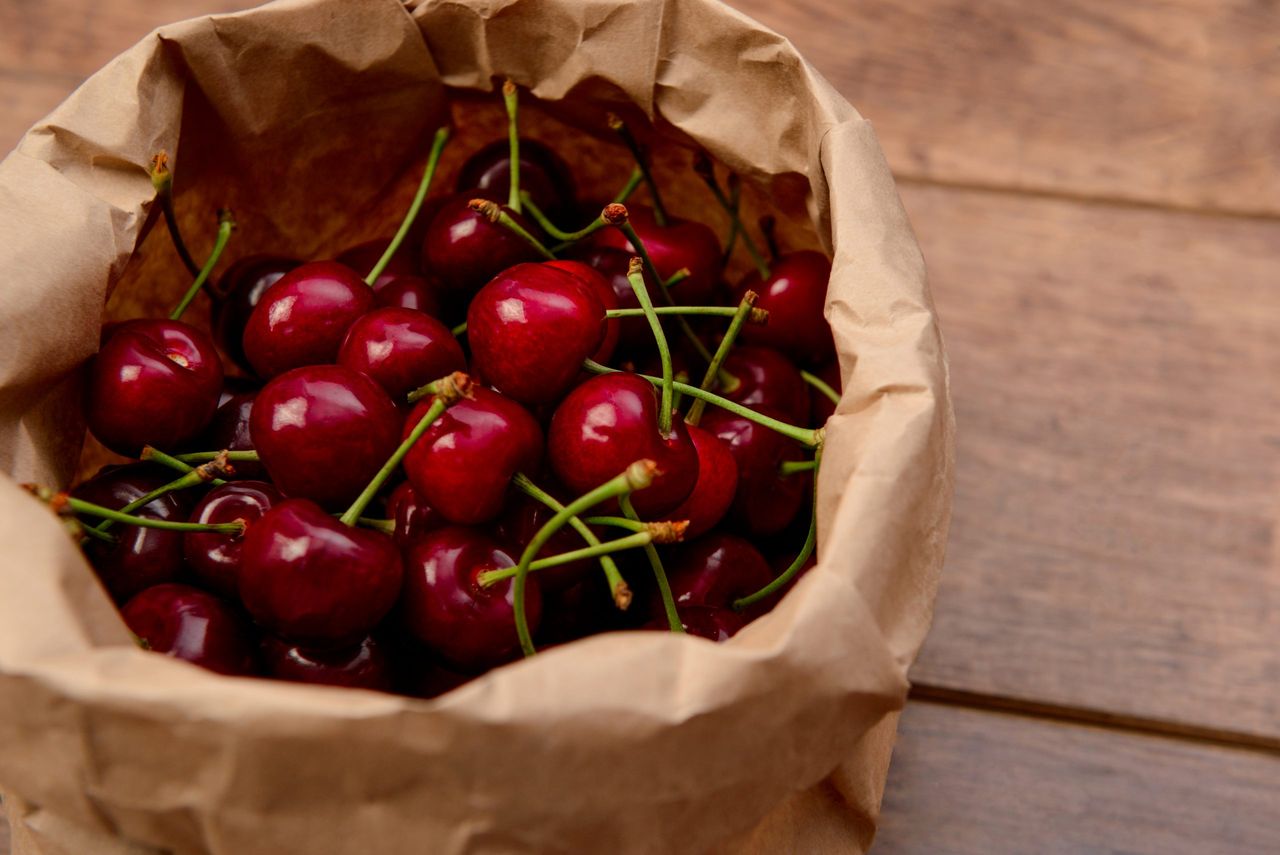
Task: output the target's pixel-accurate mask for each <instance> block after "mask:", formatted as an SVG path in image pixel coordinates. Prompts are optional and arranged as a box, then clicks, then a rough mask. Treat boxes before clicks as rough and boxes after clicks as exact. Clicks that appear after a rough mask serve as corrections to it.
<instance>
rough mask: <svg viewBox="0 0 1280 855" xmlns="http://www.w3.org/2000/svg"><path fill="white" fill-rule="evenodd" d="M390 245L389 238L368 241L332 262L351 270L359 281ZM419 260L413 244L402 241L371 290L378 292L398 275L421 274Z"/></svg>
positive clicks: (366, 274) (346, 251)
mask: <svg viewBox="0 0 1280 855" xmlns="http://www.w3.org/2000/svg"><path fill="white" fill-rule="evenodd" d="M422 231H423V230H422V229H419V230H418V232H419V239H421V233H422ZM390 244H391V238H389V237H387V238H377V239H375V240H368V241H365V242H364V243H360V244H356V245H355V246H353V247H351V248H350V249H347V250H343V252H342V254H341V255H339V256H338V257H337V258H335V259H334V261H336V262H338V263H339V264H341V265H342V266H344V267H347V268H349V269H350V270H352V271H353V272H354V273H355V274H356V275H357V276H359V277H360V278H361V279H364V278H365V277H366V276H368V275H369V271H371V270H373V266H374V265H375V264H377V263H378V262H379V261H380V260H381V259H382V254H383V253H384V252H386V251H387V247H388V246H389V245H390ZM419 261H420V259H419V258H418V252H417V251H416V249H415V247H414V243H413V241H412V240H410V239H406V240H404V241H403V242H402V243H401V244H400V246H399V248H398V249H396V252H395V254H394V255H392V256H391V260H390V261H388V262H387V266H386V267H384V268H382V273H381V275H379V276H378V278H377V279H376V280H374V283H373V288H374V290H375V291H376V290H378V287H379V286H380V285H384V284H386V283H387V282H389V281H390V280H391V278H392V277H395V276H400V275H410V276H413V275H417V274H419V273H421V272H422V268H421V267H420V266H419Z"/></svg>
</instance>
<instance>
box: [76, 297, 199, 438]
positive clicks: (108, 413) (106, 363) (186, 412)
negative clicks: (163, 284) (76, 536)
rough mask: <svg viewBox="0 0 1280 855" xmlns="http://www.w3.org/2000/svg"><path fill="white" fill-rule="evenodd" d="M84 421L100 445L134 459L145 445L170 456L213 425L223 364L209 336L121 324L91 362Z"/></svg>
mask: <svg viewBox="0 0 1280 855" xmlns="http://www.w3.org/2000/svg"><path fill="white" fill-rule="evenodd" d="M87 391H88V395H87V398H88V400H87V404H86V408H85V416H86V418H87V420H88V422H89V429H90V430H91V431H93V435H94V436H96V437H97V438H98V441H99V442H101V443H102V444H103V445H105V446H106V447H107V448H110V449H111V450H112V451H114V452H116V453H117V454H123V455H124V456H126V457H137V456H138V453H139V452H140V451H141V450H142V447H143V446H144V445H154V446H155V447H156V448H159V449H162V450H165V451H172V450H174V449H175V448H177V447H179V446H181V445H183V444H184V443H187V442H190V441H191V440H193V439H195V438H196V437H197V436H199V435H200V433H201V431H203V430H204V429H205V427H206V426H207V425H208V424H209V420H210V419H211V418H213V412H214V410H216V409H217V407H218V397H219V395H220V394H221V392H222V362H221V361H220V360H219V359H218V351H217V348H215V347H214V344H213V340H212V339H210V338H209V336H208V335H206V334H205V333H203V332H201V331H200V330H198V329H196V328H195V327H193V326H191V325H190V324H185V323H183V322H181V321H168V320H136V321H128V322H127V323H124V324H121V325H120V326H119V327H118V328H117V329H116V330H115V332H114V333H113V334H112V335H111V337H110V338H109V339H108V340H107V343H106V344H105V345H103V347H102V350H100V351H99V352H98V355H97V357H95V358H94V360H93V366H92V368H91V369H90V373H89V382H88V390H87Z"/></svg>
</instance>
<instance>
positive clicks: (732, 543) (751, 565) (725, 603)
mask: <svg viewBox="0 0 1280 855" xmlns="http://www.w3.org/2000/svg"><path fill="white" fill-rule="evenodd" d="M674 552H675V554H674V555H673V556H672V558H671V559H670V560H668V561H667V578H668V582H669V583H670V585H671V596H672V597H674V598H675V601H676V609H677V610H678V611H680V612H681V613H683V612H684V611H685V610H686V609H688V608H689V607H691V606H693V607H703V608H706V607H710V608H717V609H728V608H729V607H730V606H731V605H732V604H733V601H734V600H737V599H738V598H740V597H745V596H747V595H749V594H754V593H755V592H756V591H758V590H760V589H761V588H763V587H764V586H765V585H768V584H769V583H770V582H772V581H773V577H774V573H773V570H772V569H770V567H769V562H768V561H766V560H765V558H764V556H763V555H761V554H760V552H759V550H757V549H756V548H755V547H754V546H752V545H751V544H750V543H748V542H747V541H745V540H743V539H742V538H740V537H734V536H733V535H729V534H719V533H713V534H709V535H707V536H706V537H703V538H701V539H699V540H696V541H694V542H692V543H688V544H684V545H682V546H680V547H678V548H677V549H676V550H675V551H674ZM654 605H655V607H656V608H657V609H658V610H660V609H661V604H660V603H655V604H654ZM768 608H769V606H768V604H760V603H758V604H756V605H755V606H752V607H751V608H749V609H747V610H746V611H745V612H744V613H743V614H744V617H746V618H747V619H748V620H750V619H752V618H754V617H756V616H758V615H760V614H763V613H764V612H765V611H767V610H768ZM655 613H657V612H655Z"/></svg>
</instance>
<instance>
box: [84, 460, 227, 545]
mask: <svg viewBox="0 0 1280 855" xmlns="http://www.w3.org/2000/svg"><path fill="white" fill-rule="evenodd" d="M227 474H229V473H228V464H227V460H226V457H225V456H219V457H216V458H214V459H213V460H210V461H209V462H208V463H202V464H201V465H199V466H196V467H194V468H191V469H190V470H189V471H188V472H187V473H186V474H184V475H182V476H180V477H178V478H175V479H174V480H172V481H170V482H169V483H168V484H163V485H161V486H159V487H156V488H155V489H154V490H152V491H151V492H150V493H146V494H144V495H142V496H139V497H138V498H136V499H134V500H133V501H132V502H130V503H129V504H127V505H125V506H124V507H122V508H120V513H122V514H131V513H133V512H134V511H136V510H138V509H139V508H141V507H144V506H145V505H149V504H150V503H151V502H153V501H155V500H156V499H158V498H160V497H161V496H163V495H166V494H168V493H172V492H174V491H176V490H185V489H187V488H188V487H198V486H200V485H201V484H208V483H210V482H211V481H213V480H215V479H216V478H217V476H218V475H227ZM217 480H221V479H217ZM223 483H224V484H225V483H226V482H225V481H224V482H223ZM112 523H113V520H103V521H102V522H100V523H98V524H97V525H96V526H94V527H93V528H95V529H96V530H97V531H100V532H105V531H106V530H107V529H109V528H111V525H112Z"/></svg>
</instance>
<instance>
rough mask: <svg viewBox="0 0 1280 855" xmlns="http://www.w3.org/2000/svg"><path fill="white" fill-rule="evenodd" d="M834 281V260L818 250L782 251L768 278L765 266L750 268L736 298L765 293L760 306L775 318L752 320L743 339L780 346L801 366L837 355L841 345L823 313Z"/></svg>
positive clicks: (777, 347)
mask: <svg viewBox="0 0 1280 855" xmlns="http://www.w3.org/2000/svg"><path fill="white" fill-rule="evenodd" d="M830 280H831V261H830V259H828V258H827V257H826V256H825V255H823V254H822V253H820V252H813V251H812V250H802V251H800V252H789V253H786V254H784V255H782V256H780V257H779V258H778V259H777V260H775V261H774V262H773V264H772V266H771V275H770V276H769V278H768V279H767V280H765V281H763V282H762V281H761V280H760V273H759V271H754V270H753V271H752V272H750V273H748V274H747V275H746V276H744V277H743V279H742V281H741V282H739V283H738V286H737V287H736V288H734V290H733V299H734V301H735V302H736V301H738V300H741V299H742V295H743V294H745V293H746V292H747V291H749V290H750V291H755V292H756V293H757V294H759V295H760V299H759V300H758V301H757V302H756V307H757V308H761V309H767V310H768V311H769V323H767V324H763V325H760V324H747V325H746V326H745V327H743V328H742V340H743V341H744V342H746V343H747V344H760V345H764V346H765V347H772V348H774V349H775V350H780V351H782V352H783V353H785V354H786V355H787V356H789V357H791V358H792V359H794V360H795V361H796V362H799V363H800V364H801V365H819V364H821V363H823V362H826V361H827V360H829V359H831V357H833V356H834V355H835V352H836V345H835V340H834V339H833V338H832V337H831V327H830V326H829V325H828V324H827V321H826V318H824V317H823V314H822V313H823V308H824V307H825V305H826V302H827V283H828V282H830Z"/></svg>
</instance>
